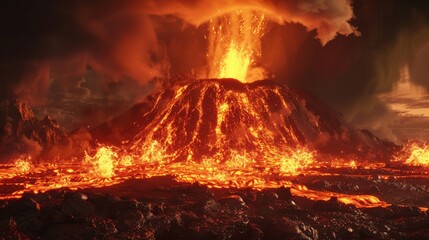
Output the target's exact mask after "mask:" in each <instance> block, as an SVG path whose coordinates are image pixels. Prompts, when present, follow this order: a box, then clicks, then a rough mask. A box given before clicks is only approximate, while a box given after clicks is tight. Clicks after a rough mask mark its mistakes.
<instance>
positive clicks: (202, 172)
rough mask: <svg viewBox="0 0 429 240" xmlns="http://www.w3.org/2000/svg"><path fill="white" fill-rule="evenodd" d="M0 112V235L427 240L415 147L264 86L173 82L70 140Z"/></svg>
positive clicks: (422, 178) (420, 151) (9, 107)
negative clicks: (31, 147) (31, 152)
mask: <svg viewBox="0 0 429 240" xmlns="http://www.w3.org/2000/svg"><path fill="white" fill-rule="evenodd" d="M2 107H3V109H5V110H4V111H3V113H4V119H5V120H4V126H8V127H9V128H7V129H9V130H10V131H9V132H8V134H9V135H8V136H9V137H8V138H3V139H2V141H4V142H5V143H15V145H13V144H9V145H3V144H2V150H3V151H6V152H10V153H15V154H16V155H17V156H19V157H18V159H17V160H15V161H11V162H7V163H4V164H1V165H0V167H1V173H0V174H1V178H0V196H1V198H2V200H1V202H0V228H1V229H2V231H1V233H0V234H1V235H0V237H1V238H3V239H173V238H174V239H426V238H429V231H428V229H429V216H428V215H427V209H428V207H429V204H428V202H429V184H428V179H427V174H428V172H427V169H426V168H424V167H421V165H419V162H418V161H419V160H421V159H422V156H423V158H424V156H425V155H424V154H425V151H426V146H424V145H420V146H418V145H416V144H415V145H412V144H410V145H404V146H397V145H395V144H393V143H391V142H389V141H384V140H381V139H379V138H377V137H376V136H374V135H372V134H371V133H370V132H369V131H367V130H359V129H356V128H354V127H353V126H351V125H350V124H348V123H347V122H346V121H345V120H344V119H343V118H342V116H341V114H339V113H338V112H336V111H334V110H332V109H331V108H329V107H328V106H326V105H325V104H323V102H321V101H320V100H318V99H317V98H316V97H314V96H312V95H310V94H308V93H305V92H302V91H297V90H291V89H289V88H287V87H285V86H281V85H278V84H276V83H274V82H271V81H257V82H253V83H241V82H239V81H237V80H233V79H222V80H218V79H210V80H192V81H190V80H187V81H180V82H177V83H175V84H173V85H172V86H170V87H169V88H167V89H164V90H163V91H160V92H158V93H155V94H153V95H151V96H149V97H148V99H147V100H146V101H145V102H143V103H140V104H137V105H135V106H134V107H133V108H131V109H129V110H128V111H126V112H124V113H123V114H121V115H119V116H118V117H116V118H114V119H112V120H111V121H108V122H106V123H104V124H102V125H100V126H98V127H96V128H93V129H89V130H83V129H80V130H76V131H74V132H72V133H70V134H67V133H65V131H63V130H61V128H60V126H58V124H57V123H55V122H54V121H53V120H51V119H50V118H49V117H47V118H45V119H44V120H42V121H39V120H37V119H36V118H35V117H34V115H33V114H32V112H31V110H30V109H29V108H28V107H26V105H24V104H22V103H17V102H13V103H10V102H9V103H7V104H4V105H2ZM3 129H6V128H3ZM78 133H79V134H78ZM78 136H80V137H78ZM82 136H87V137H82ZM88 136H90V137H88ZM22 139H26V140H24V141H23V140H22ZM28 142H32V143H35V144H37V145H38V146H39V147H40V150H39V152H40V155H39V158H37V159H30V158H29V157H28V156H26V155H24V153H25V152H26V150H25V148H24V147H23V146H26V145H25V143H28ZM6 146H7V149H6V150H4V149H5V148H6ZM12 149H13V151H12ZM65 149H68V150H67V151H68V153H67V155H66V154H64V155H63V156H58V154H57V155H55V153H58V151H65ZM70 149H72V151H71V150H70ZM70 152H73V153H74V156H72V155H73V154H70ZM19 154H21V155H19ZM52 156H56V157H52ZM65 156H70V157H65Z"/></svg>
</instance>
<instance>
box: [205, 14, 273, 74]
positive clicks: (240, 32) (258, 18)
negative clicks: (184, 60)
mask: <svg viewBox="0 0 429 240" xmlns="http://www.w3.org/2000/svg"><path fill="white" fill-rule="evenodd" d="M264 30H265V15H264V14H262V13H260V12H254V11H242V10H237V11H234V12H231V13H229V14H227V15H224V16H221V17H219V18H216V19H211V20H210V26H209V49H208V54H207V55H208V61H209V65H210V66H209V76H208V77H209V78H234V79H237V80H240V81H242V82H252V81H255V80H261V79H263V78H265V75H266V74H265V71H264V70H263V69H262V68H257V67H256V64H257V63H258V60H259V59H260V57H261V39H262V37H263V35H264Z"/></svg>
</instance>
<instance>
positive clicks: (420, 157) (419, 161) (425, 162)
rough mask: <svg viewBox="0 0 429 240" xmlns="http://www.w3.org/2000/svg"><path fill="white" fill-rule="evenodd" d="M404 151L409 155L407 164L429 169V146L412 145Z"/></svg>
mask: <svg viewBox="0 0 429 240" xmlns="http://www.w3.org/2000/svg"><path fill="white" fill-rule="evenodd" d="M404 149H405V150H406V153H408V154H409V155H408V158H407V159H405V164H408V165H413V166H425V167H429V146H428V145H427V144H426V143H420V144H419V143H410V144H407V145H405V147H404Z"/></svg>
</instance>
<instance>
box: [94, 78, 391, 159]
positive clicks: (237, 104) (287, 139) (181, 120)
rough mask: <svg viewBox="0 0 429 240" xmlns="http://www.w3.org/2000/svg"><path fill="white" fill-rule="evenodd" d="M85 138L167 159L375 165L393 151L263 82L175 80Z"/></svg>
mask: <svg viewBox="0 0 429 240" xmlns="http://www.w3.org/2000/svg"><path fill="white" fill-rule="evenodd" d="M91 133H92V135H93V137H94V138H95V139H97V140H98V141H99V142H101V143H106V144H115V145H117V146H121V147H125V148H126V149H134V150H136V151H141V153H142V154H148V152H149V153H154V152H156V154H157V155H156V156H151V157H157V158H163V157H168V158H169V159H173V160H175V161H184V160H186V159H188V158H189V157H191V158H192V159H193V160H197V161H198V160H201V159H205V158H217V159H219V160H221V161H225V160H227V159H230V158H233V157H234V156H235V155H237V154H239V155H240V154H241V155H242V154H247V153H250V154H252V157H253V158H255V159H260V158H265V157H268V156H271V157H273V156H274V157H278V156H281V155H287V154H288V153H290V152H293V151H294V150H296V149H297V148H299V147H306V148H308V149H310V150H317V151H318V152H320V153H326V154H335V155H342V156H344V155H345V154H352V155H356V156H358V157H362V158H363V157H365V158H366V159H375V158H382V157H383V158H385V157H386V155H389V154H390V153H391V151H392V150H393V148H394V147H395V145H394V144H393V143H390V142H385V141H382V140H380V139H378V138H377V137H375V136H374V135H372V134H371V133H369V132H368V131H361V130H358V129H356V128H353V127H352V126H350V125H349V124H348V123H347V122H346V121H345V120H344V119H343V117H342V116H341V115H340V114H339V113H338V112H336V111H335V110H333V109H331V108H329V107H328V106H326V105H325V104H323V103H322V102H321V101H320V100H318V99H317V98H316V97H314V96H311V95H309V94H305V93H303V92H298V91H292V90H291V89H289V88H288V87H287V86H284V85H279V84H276V83H274V82H272V81H267V80H265V81H257V82H253V83H247V84H246V83H241V82H239V81H237V80H234V79H209V80H194V81H185V82H179V83H177V84H175V85H173V86H172V87H170V88H168V89H165V90H164V91H162V92H159V93H156V94H154V95H151V96H149V97H148V98H147V100H146V101H145V102H143V103H140V104H137V105H135V106H134V107H132V108H131V109H130V110H128V111H126V112H125V113H123V114H121V115H120V116H118V117H116V118H114V119H113V120H111V121H109V122H106V123H104V124H102V125H101V126H99V127H97V128H95V129H92V131H91ZM124 145H125V146H124Z"/></svg>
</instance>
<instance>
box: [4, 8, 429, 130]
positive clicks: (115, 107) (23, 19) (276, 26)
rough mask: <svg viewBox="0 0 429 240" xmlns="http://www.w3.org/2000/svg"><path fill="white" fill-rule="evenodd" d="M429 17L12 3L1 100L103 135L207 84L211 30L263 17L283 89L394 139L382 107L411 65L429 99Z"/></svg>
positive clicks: (372, 11) (270, 60)
mask: <svg viewBox="0 0 429 240" xmlns="http://www.w3.org/2000/svg"><path fill="white" fill-rule="evenodd" d="M428 5H429V3H426V2H425V1H418V0H415V1H401V0H380V1H365V0H354V1H351V0H289V1H275V0H232V1H231V0H217V1H213V0H143V1H142V0H122V1H119V0H92V1H86V0H63V1H56V0H4V1H1V3H0V26H1V28H0V29H2V30H1V31H2V36H1V38H0V52H1V54H2V58H1V59H0V73H1V74H0V80H1V82H2V87H1V88H0V98H1V100H3V99H7V98H16V97H18V98H20V99H22V100H25V101H28V102H31V103H32V104H39V105H43V106H44V107H45V108H44V109H42V110H41V112H43V113H45V112H46V113H49V114H52V113H53V112H54V113H56V115H57V116H58V117H59V118H60V119H63V121H73V122H74V123H75V125H76V124H77V125H79V124H80V125H84V124H88V125H94V124H97V122H100V121H102V120H103V119H106V118H108V117H111V116H113V115H117V114H120V112H121V111H124V110H125V109H124V108H126V107H129V106H131V105H132V104H133V103H135V101H138V100H139V99H141V98H142V97H144V95H146V94H147V93H148V92H150V91H151V90H152V89H153V88H154V84H150V83H152V82H154V81H155V82H156V81H157V80H159V79H168V78H170V77H171V76H175V75H177V74H182V73H184V74H190V75H194V76H195V75H197V74H195V72H196V71H198V69H199V68H201V67H202V66H205V65H206V61H207V60H206V51H207V39H206V38H205V35H206V34H207V29H206V28H207V24H206V22H207V21H208V20H209V19H210V18H214V17H217V16H219V15H222V14H225V13H227V12H229V11H234V10H235V9H237V8H240V9H250V10H261V11H264V12H265V13H266V16H267V17H268V18H269V19H271V20H272V22H271V23H270V24H269V32H267V33H266V35H265V36H264V38H263V46H262V48H263V49H262V53H263V56H262V63H263V67H264V68H265V69H267V70H268V71H269V72H270V73H272V75H273V76H274V79H275V80H276V81H278V82H281V83H284V84H287V85H289V86H290V87H297V88H304V89H307V90H309V91H310V92H313V93H315V94H316V95H318V96H319V97H321V98H322V99H323V100H325V101H327V102H328V103H329V104H330V105H332V106H334V107H335V108H336V109H338V110H340V111H341V112H343V113H344V114H345V116H346V117H347V118H348V119H349V120H350V121H352V122H353V123H355V124H358V125H359V126H362V127H369V128H371V129H372V130H374V131H376V132H377V133H378V132H379V133H381V134H382V135H383V136H385V137H394V136H393V134H392V132H391V131H390V130H389V129H386V128H385V126H382V125H383V124H381V123H382V122H383V123H385V122H386V121H387V120H389V119H392V121H396V120H395V119H394V118H395V117H394V115H392V112H391V111H390V109H389V108H388V107H387V106H385V105H383V103H382V102H379V101H378V99H377V97H376V96H377V94H379V93H382V92H386V91H389V90H391V89H392V88H393V87H394V86H395V83H396V82H397V80H398V79H399V69H400V68H401V67H403V66H404V65H409V66H410V71H411V76H412V79H411V80H412V81H413V82H415V83H417V84H420V85H422V86H425V87H428V88H429V84H428V81H427V77H428V75H429V73H428V72H427V71H428V70H427V67H426V66H425V63H426V62H427V61H426V60H427V59H428V56H429V50H428V49H429V47H428V46H429V37H428V36H429V34H428V33H429V31H428V25H429V24H428V22H429V21H428V16H429V13H428V9H429V6H428ZM381 113H385V114H381ZM369 116H379V118H372V117H369ZM54 118H55V116H54ZM382 119H384V120H382ZM66 125H68V126H70V127H69V128H72V127H74V126H75V125H74V124H71V123H66Z"/></svg>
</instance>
